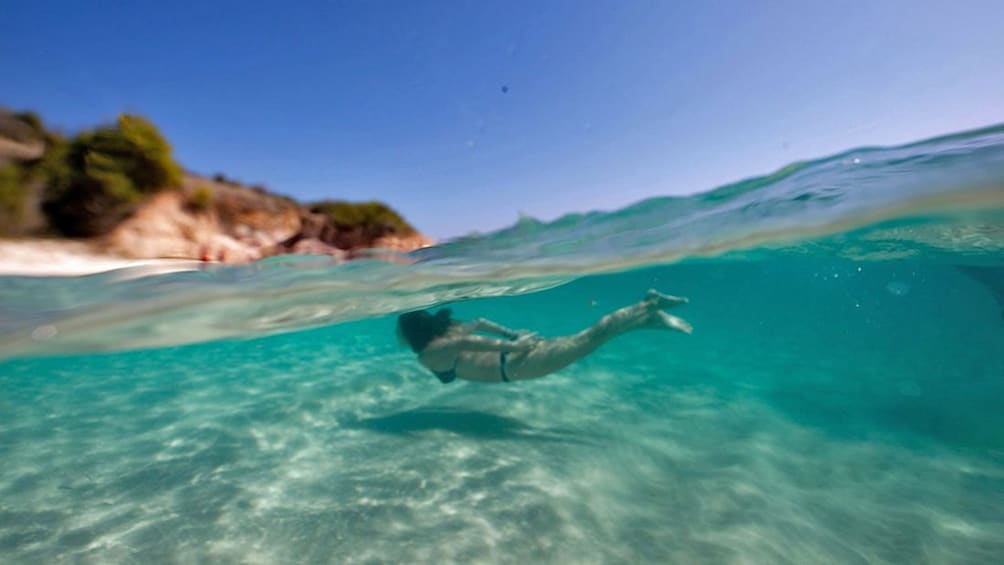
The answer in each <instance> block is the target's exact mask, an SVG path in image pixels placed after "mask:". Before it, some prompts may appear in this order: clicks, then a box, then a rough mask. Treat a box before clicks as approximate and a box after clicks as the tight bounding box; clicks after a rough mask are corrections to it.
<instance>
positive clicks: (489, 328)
mask: <svg viewBox="0 0 1004 565" xmlns="http://www.w3.org/2000/svg"><path fill="white" fill-rule="evenodd" d="M686 303H687V299H686V298H679V297H676V296H669V295H667V294H662V293H660V292H656V291H655V290H649V291H648V293H647V294H646V295H645V298H644V299H643V300H642V301H641V302H639V303H637V304H633V305H631V306H626V307H624V308H621V309H620V310H617V311H615V312H612V313H610V314H607V315H606V316H604V317H603V318H601V319H600V321H598V322H596V324H594V325H593V326H592V327H589V328H587V329H584V330H582V331H581V332H579V333H577V334H574V335H570V336H565V337H556V338H551V339H543V338H540V337H537V336H536V335H535V334H533V333H530V332H520V331H514V330H511V329H509V328H506V327H503V326H500V325H498V324H496V323H494V322H492V321H489V320H485V319H483V318H481V319H477V320H474V321H473V322H467V323H463V322H460V321H458V320H454V319H453V318H451V317H450V310H449V309H448V308H443V309H441V310H439V311H438V312H436V313H435V314H430V313H429V312H428V311H426V310H420V311H418V312H409V313H407V314H402V315H400V316H398V319H397V331H398V336H399V337H400V338H401V339H402V340H403V341H405V342H406V343H407V344H408V345H409V346H410V347H411V349H412V351H414V352H415V353H417V354H418V361H419V362H420V363H421V364H422V365H424V366H425V367H426V368H427V369H429V370H430V371H432V374H434V375H436V376H437V377H438V378H439V380H440V381H442V382H444V383H448V382H452V381H454V380H456V379H458V378H460V379H464V380H467V381H476V382H483V383H497V382H510V381H521V380H526V379H539V378H540V377H544V376H547V375H549V374H551V373H553V372H555V371H558V370H560V369H563V368H565V367H567V366H568V365H571V364H572V363H574V362H576V361H578V360H579V359H581V358H583V357H585V356H586V355H589V354H590V353H592V352H593V351H595V350H596V348H598V347H599V346H601V345H603V344H604V343H606V342H607V340H610V339H612V338H614V337H617V336H619V335H621V334H623V333H625V332H629V331H631V330H637V329H643V328H650V329H660V330H675V331H678V332H683V333H687V334H689V333H690V332H691V331H692V328H691V326H690V324H688V323H687V322H686V321H685V320H683V319H682V318H677V317H676V316H671V315H669V314H667V313H665V312H663V310H665V309H668V308H672V307H674V306H679V305H681V304H686ZM479 333H489V334H495V335H499V336H502V337H503V338H505V339H498V338H491V337H486V336H482V335H477V334H479Z"/></svg>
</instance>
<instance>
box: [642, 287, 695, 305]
mask: <svg viewBox="0 0 1004 565" xmlns="http://www.w3.org/2000/svg"><path fill="white" fill-rule="evenodd" d="M645 302H646V303H647V304H648V305H649V306H650V308H652V309H654V310H666V309H668V308H673V307H674V306H681V305H683V304H686V303H688V302H690V301H689V300H687V299H686V298H683V297H680V296H672V295H669V294H663V293H661V292H659V291H658V290H655V289H654V288H650V289H648V292H646V293H645Z"/></svg>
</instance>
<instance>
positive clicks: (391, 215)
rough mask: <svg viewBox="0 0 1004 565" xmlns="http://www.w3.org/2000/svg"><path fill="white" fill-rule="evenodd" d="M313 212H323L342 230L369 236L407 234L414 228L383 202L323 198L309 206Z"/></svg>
mask: <svg viewBox="0 0 1004 565" xmlns="http://www.w3.org/2000/svg"><path fill="white" fill-rule="evenodd" d="M310 211H311V212H313V213H315V214H324V215H325V216H327V217H328V219H329V220H330V221H331V223H332V224H334V225H335V227H337V228H339V229H342V230H359V231H361V232H363V233H364V234H366V235H367V236H371V237H380V236H383V235H388V234H401V235H407V234H412V233H414V232H415V228H413V227H412V226H411V224H409V223H408V222H406V221H405V220H404V218H402V217H401V215H400V214H398V213H397V212H395V211H394V210H393V209H392V208H391V207H390V206H387V205H386V204H384V203H383V202H377V201H375V200H371V201H369V202H346V201H344V200H324V201H321V202H317V203H314V204H312V205H311V206H310Z"/></svg>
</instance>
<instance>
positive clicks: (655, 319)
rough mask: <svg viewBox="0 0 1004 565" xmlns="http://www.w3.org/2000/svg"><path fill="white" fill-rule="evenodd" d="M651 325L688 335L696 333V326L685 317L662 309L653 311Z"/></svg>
mask: <svg viewBox="0 0 1004 565" xmlns="http://www.w3.org/2000/svg"><path fill="white" fill-rule="evenodd" d="M649 327H652V328H659V329H667V330H675V331H678V332H682V333H685V334H688V335H689V334H692V333H694V326H691V325H690V323H689V322H687V321H686V320H684V319H683V318H678V317H676V316H673V315H672V314H667V313H665V312H661V311H656V312H652V318H651V320H650V321H649Z"/></svg>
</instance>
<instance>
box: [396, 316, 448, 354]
mask: <svg viewBox="0 0 1004 565" xmlns="http://www.w3.org/2000/svg"><path fill="white" fill-rule="evenodd" d="M451 313H452V311H451V310H450V309H449V308H443V309H441V310H440V311H439V312H436V313H435V315H433V314H430V313H429V311H428V310H419V311H418V312H408V313H407V314H401V315H400V316H398V317H397V331H398V332H400V333H401V337H403V338H404V340H405V341H407V342H408V345H410V346H411V350H412V351H414V352H415V353H420V352H421V351H422V350H423V349H425V346H426V345H429V342H430V341H432V340H434V339H436V338H437V337H439V336H441V335H443V334H445V333H446V330H448V329H450V326H452V325H453V324H454V321H453V319H452V318H450V314H451Z"/></svg>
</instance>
